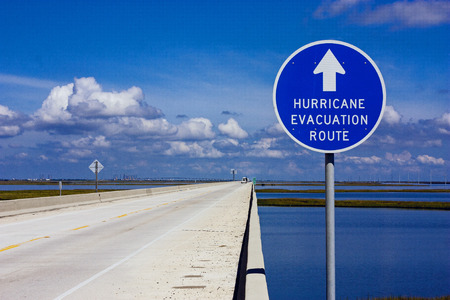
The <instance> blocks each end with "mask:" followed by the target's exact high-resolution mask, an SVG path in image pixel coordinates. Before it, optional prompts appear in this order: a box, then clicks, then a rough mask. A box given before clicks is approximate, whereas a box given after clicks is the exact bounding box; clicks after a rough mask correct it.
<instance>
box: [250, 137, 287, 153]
mask: <svg viewBox="0 0 450 300" xmlns="http://www.w3.org/2000/svg"><path fill="white" fill-rule="evenodd" d="M275 143H276V139H275V138H262V139H260V140H259V141H255V142H254V143H253V144H252V145H251V146H250V151H247V156H253V157H270V158H283V157H285V156H286V155H285V152H284V151H282V150H278V149H271V148H272V147H274V146H275Z"/></svg>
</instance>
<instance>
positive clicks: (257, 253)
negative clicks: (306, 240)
mask: <svg viewBox="0 0 450 300" xmlns="http://www.w3.org/2000/svg"><path fill="white" fill-rule="evenodd" d="M250 197H251V199H250V208H249V214H248V220H247V227H246V229H245V234H244V239H243V245H242V250H241V257H240V259H239V268H238V274H237V279H236V286H235V292H234V297H233V299H234V300H243V299H246V300H253V299H254V300H266V299H269V292H268V290H267V282H266V272H265V268H264V256H263V252H262V244H261V228H260V224H259V215H258V203H257V201H258V200H257V198H256V193H255V188H254V186H253V187H252V192H251V196H250Z"/></svg>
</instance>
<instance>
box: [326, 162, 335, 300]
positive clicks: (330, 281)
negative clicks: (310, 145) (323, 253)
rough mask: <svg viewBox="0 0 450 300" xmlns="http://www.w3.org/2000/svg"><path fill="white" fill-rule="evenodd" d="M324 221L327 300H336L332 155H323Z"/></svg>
mask: <svg viewBox="0 0 450 300" xmlns="http://www.w3.org/2000/svg"><path fill="white" fill-rule="evenodd" d="M325 211H326V212H325V214H326V215H325V219H326V239H327V245H326V247H327V300H334V299H336V276H335V270H336V266H335V237H334V232H335V231H334V153H325Z"/></svg>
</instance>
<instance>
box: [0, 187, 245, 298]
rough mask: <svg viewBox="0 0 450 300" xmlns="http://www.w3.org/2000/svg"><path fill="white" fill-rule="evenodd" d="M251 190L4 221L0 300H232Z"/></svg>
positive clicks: (179, 195)
mask: <svg viewBox="0 0 450 300" xmlns="http://www.w3.org/2000/svg"><path fill="white" fill-rule="evenodd" d="M250 191H251V184H240V183H222V184H219V185H215V186H212V187H211V186H210V187H205V188H199V189H194V190H188V191H182V192H176V193H169V194H162V195H156V196H149V197H144V198H137V199H129V200H121V201H117V202H114V203H108V204H98V205H91V206H86V207H77V208H71V209H64V210H58V211H53V212H44V213H36V214H28V215H23V216H18V217H6V218H0V299H25V298H27V299H62V298H67V299H111V298H114V299H130V298H141V299H169V298H171V299H195V298H198V299H207V298H211V299H212V298H215V299H224V298H228V299H231V298H232V295H233V290H234V284H235V276H236V271H237V264H238V260H239V254H240V250H241V243H242V237H243V234H244V230H245V224H246V221H247V214H248V203H249V202H248V201H249V197H250Z"/></svg>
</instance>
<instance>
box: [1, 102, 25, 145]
mask: <svg viewBox="0 0 450 300" xmlns="http://www.w3.org/2000/svg"><path fill="white" fill-rule="evenodd" d="M26 120H28V117H27V116H25V115H23V114H21V113H17V112H15V111H12V110H10V109H9V108H8V107H7V106H3V105H0V138H5V137H13V136H16V135H20V134H21V133H22V132H23V128H22V124H23V123H24V122H25V121H26Z"/></svg>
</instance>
